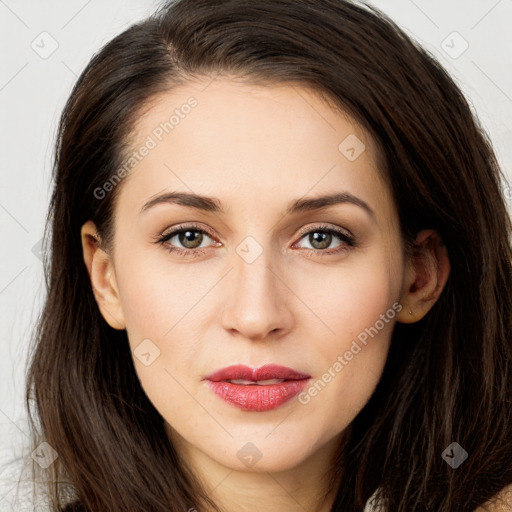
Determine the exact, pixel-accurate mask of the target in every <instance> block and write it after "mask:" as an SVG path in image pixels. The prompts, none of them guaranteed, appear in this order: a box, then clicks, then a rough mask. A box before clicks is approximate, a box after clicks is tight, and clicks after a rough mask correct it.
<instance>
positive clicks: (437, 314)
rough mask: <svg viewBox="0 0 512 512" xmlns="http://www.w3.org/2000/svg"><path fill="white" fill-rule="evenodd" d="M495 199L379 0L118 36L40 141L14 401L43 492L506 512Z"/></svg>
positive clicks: (508, 447) (505, 231) (506, 365)
mask: <svg viewBox="0 0 512 512" xmlns="http://www.w3.org/2000/svg"><path fill="white" fill-rule="evenodd" d="M500 187H501V172H500V170H499V168H498V164H497V162H496V158H495V156H494V153H493V150H492V147H491V145H490V143H489V142H488V140H487V138H486V137H485V134H484V133H483V131H482V130H481V128H480V127H479V125H478V122H477V120H476V119H475V118H474V117H473V115H472V114H471V111H470V108H469V107H468V104H467V102H466V100H465V99H464V97H463V95H462V94H461V92H460V91H459V89H458V88H457V87H456V86H455V85H454V83H453V81H452V80H451V79H450V78H449V76H448V75H447V74H446V72H445V71H444V70H443V69H442V68H441V67H440V65H439V64H438V63H437V62H435V61H434V60H433V59H432V58H431V57H430V56H429V55H428V54H427V53H426V52H425V51H424V50H422V49H421V48H419V47H418V46H416V45H415V44H414V43H413V42H412V41H411V40H410V39H409V38H408V37H407V36H406V35H404V33H403V32H402V31H400V29H398V27H397V26H396V25H394V24H393V22H391V21H390V20H389V19H387V18H386V17H385V16H384V15H383V14H382V13H380V12H379V11H377V10H376V9H373V8H369V7H367V6H360V5H357V4H354V3H351V2H348V1H341V0H301V1H296V0H293V1H292V0H277V1H276V0H258V1H257V2H253V1H251V2H249V1H246V0H236V1H235V0H217V1H211V0H210V1H206V0H180V1H178V2H172V3H168V4H166V5H163V6H162V8H161V9H160V10H159V11H158V12H157V13H156V14H155V15H154V16H152V17H151V18H149V19H148V20H146V21H144V22H142V23H139V24H136V25H134V26H132V27H130V28H129V29H128V30H126V31H125V32H123V33H122V34H121V35H119V36H117V37H116V38H115V39H114V40H112V41H111V42H110V43H108V44H107V45H106V46H105V47H104V48H103V49H102V50H101V51H100V52H99V53H98V54H97V55H95V56H94V58H93V59H92V60H91V62H90V64H89V65H88V66H87V68H86V70H85V71H84V72H83V73H82V75H81V76H80V78H79V80H78V82H77V84H76V86H75V88H74V90H73V92H72V94H71V97H70V99H69V101H68V103H67V105H66V108H65V110H64V113H63V115H62V119H61V123H60V132H59V139H58V147H57V148H56V162H55V188H54V193H53V196H52V201H51V206H50V212H49V227H50V229H51V235H52V242H51V244H52V245H51V248H52V252H51V260H50V261H49V262H48V269H47V271H48V285H49V289H48V298H47V302H46V305H45V309H44V313H43V316H42V319H41V323H40V326H39V337H38V340H37V347H36V350H35V351H34V355H33V359H32V366H31V369H30V374H29V379H28V388H27V399H28V400H31V399H32V398H33V399H34V400H35V403H36V406H37V408H36V410H35V411H33V412H34V414H35V415H36V416H37V421H38V422H40V427H41V428H40V431H37V429H36V428H35V425H34V431H35V432H37V438H36V440H35V444H36V446H37V445H39V443H41V442H45V443H48V444H47V445H45V446H48V447H51V449H52V450H54V452H51V453H54V456H53V457H51V459H52V460H51V463H50V464H48V469H47V470H46V471H48V472H49V475H50V477H49V485H50V487H49V489H50V496H51V499H52V506H53V507H54V508H55V510H60V509H61V508H62V507H63V506H64V504H65V503H66V502H67V501H71V500H74V504H73V505H69V506H68V508H67V510H87V511H100V510H109V511H143V510H144V511H148V510H151V511H164V510H165V511H169V510H173V511H189V512H191V511H193V510H197V511H213V510H219V511H220V510H222V511H228V512H229V511H232V510H240V509H242V510H251V511H277V510H287V511H299V510H314V511H316V512H327V511H349V510H354V511H356V510H358V511H361V510H363V509H365V510H371V509H375V510H378V509H379V510H387V511H393V512H405V511H407V512H410V511H413V510H414V511H436V512H437V511H440V510H443V511H450V512H451V511H476V510H478V511H480V510H483V508H482V507H484V506H485V507H486V510H494V511H497V510H508V508H503V507H507V506H508V505H505V504H504V503H505V501H506V500H507V499H508V498H507V489H508V490H510V484H511V483H512V418H511V407H510V404H511V398H512V372H511V370H512V343H511V341H510V337H509V333H510V331H511V330H512V309H511V306H512V301H511V298H512V297H511V293H512V291H511V290H512V275H511V253H510V244H509V235H510V230H511V225H510V220H509V217H508V214H507V211H506V208H505V204H504V201H503V198H502V195H501V189H500ZM34 423H35V422H34ZM66 491H69V495H68V494H67V493H66ZM500 507H501V508H500Z"/></svg>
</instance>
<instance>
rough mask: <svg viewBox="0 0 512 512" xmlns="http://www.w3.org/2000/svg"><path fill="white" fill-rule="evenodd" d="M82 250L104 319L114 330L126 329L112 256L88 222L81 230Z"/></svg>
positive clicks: (94, 227) (91, 224)
mask: <svg viewBox="0 0 512 512" xmlns="http://www.w3.org/2000/svg"><path fill="white" fill-rule="evenodd" d="M81 238H82V250H83V255H84V261H85V265H86V267H87V271H88V273H89V278H90V280H91V285H92V290H93V293H94V297H95V299H96V302H97V303H98V307H99V309H100V312H101V314H102V315H103V318H104V319H105V320H106V322H107V323H108V324H109V325H110V326H111V327H113V328H114V329H124V328H125V327H126V324H125V321H124V315H123V310H122V308H121V301H120V299H119V289H118V287H117V281H116V277H115V271H114V265H113V261H112V259H111V256H110V255H109V254H108V253H107V252H105V251H104V250H103V249H102V248H101V239H100V237H99V235H98V232H97V229H96V226H95V224H94V223H93V222H92V221H88V222H86V223H85V224H84V225H83V226H82V229H81Z"/></svg>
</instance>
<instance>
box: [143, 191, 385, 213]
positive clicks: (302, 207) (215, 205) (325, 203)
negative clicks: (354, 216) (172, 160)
mask: <svg viewBox="0 0 512 512" xmlns="http://www.w3.org/2000/svg"><path fill="white" fill-rule="evenodd" d="M162 203H171V204H179V205H181V206H187V207H189V208H194V209H196V210H202V211H206V212H212V213H221V214H225V213H226V212H225V210H224V209H223V208H222V202H221V201H220V200H219V199H217V198H216V197H208V196H201V195H198V194H193V193H190V192H167V193H165V194H161V195H158V196H156V197H154V198H153V199H151V200H150V201H148V202H147V203H146V204H145V205H144V206H143V207H142V209H141V213H143V212H145V211H147V210H149V209H150V208H152V207H154V206H156V205H157V204H162ZM343 203H348V204H353V205H355V206H359V207H360V208H362V209H363V210H365V211H366V213H367V214H368V215H369V216H370V217H372V218H373V219H375V212H374V211H373V210H372V209H371V208H370V206H369V205H368V203H366V202H365V201H363V200H362V199H361V198H359V197H357V196H355V195H353V194H351V193H350V192H337V193H333V194H327V195H323V196H318V197H311V198H300V199H296V200H294V201H292V202H291V203H290V204H289V205H288V208H287V209H286V215H292V214H295V213H300V212H305V211H314V210H320V209H322V208H327V207H329V206H333V205H336V204H343Z"/></svg>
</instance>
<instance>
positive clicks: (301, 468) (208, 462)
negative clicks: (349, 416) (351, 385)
mask: <svg viewBox="0 0 512 512" xmlns="http://www.w3.org/2000/svg"><path fill="white" fill-rule="evenodd" d="M168 430H169V431H170V435H171V439H172V442H173V445H174V446H175V448H176V450H177V451H178V454H179V455H180V458H182V460H184V461H186V463H187V466H188V467H189V468H190V469H191V471H192V473H193V474H194V475H195V476H196V477H197V478H198V479H199V481H200V482H201V484H202V486H203V488H204V490H205V491H206V494H207V496H208V497H209V498H210V499H211V500H212V501H213V502H214V503H215V504H216V505H217V507H219V509H220V510H222V511H223V512H241V511H250V512H282V511H283V510H286V511H287V512H305V511H314V512H329V511H330V510H331V508H332V504H333V502H334V498H335V495H336V491H337V485H335V486H330V482H331V470H332V464H333V461H334V457H335V454H336V451H337V449H338V447H339V444H340V439H341V436H342V434H340V435H339V436H337V437H335V438H333V439H332V440H330V441H329V442H327V443H326V444H324V445H323V446H321V447H320V448H319V449H318V450H316V451H315V452H313V454H312V455H310V456H309V457H308V458H307V459H305V460H303V461H302V462H301V463H300V464H299V465H297V466H294V467H292V468H289V469H286V470H282V471H265V470H264V469H260V470H256V466H255V469H254V470H247V471H240V470H237V469H232V468H229V467H226V466H224V465H222V464H220V463H218V462H217V461H215V460H214V459H212V458H211V457H209V456H208V455H206V454H205V453H204V452H201V451H199V450H197V449H196V448H195V447H194V446H192V445H190V444H189V443H188V442H187V441H185V439H184V438H183V437H181V436H180V435H179V434H177V432H176V431H174V430H173V429H170V428H169V429H168ZM337 480H338V482H339V478H338V479H337ZM208 512H213V511H208Z"/></svg>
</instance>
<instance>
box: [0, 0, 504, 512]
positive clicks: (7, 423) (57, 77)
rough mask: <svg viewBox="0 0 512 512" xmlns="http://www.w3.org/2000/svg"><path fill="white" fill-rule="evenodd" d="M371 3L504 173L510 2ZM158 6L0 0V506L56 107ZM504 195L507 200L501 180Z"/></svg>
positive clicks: (37, 286) (36, 289) (37, 287)
mask: <svg viewBox="0 0 512 512" xmlns="http://www.w3.org/2000/svg"><path fill="white" fill-rule="evenodd" d="M371 3H373V4H374V5H376V6H377V7H379V8H380V9H382V10H383V11H384V12H387V13H388V14H389V15H390V16H391V17H392V18H393V19H394V20H395V21H396V22H398V24H399V25H400V26H401V27H402V28H404V29H405V31H406V32H407V33H409V34H410V35H411V36H413V37H414V38H415V39H417V40H418V41H419V42H420V43H422V44H423V45H424V46H425V47H427V48H428V49H429V50H430V51H431V52H432V53H433V54H434V55H435V56H436V57H437V58H438V59H439V60H440V61H441V63H442V64H443V65H444V66H445V67H446V68H447V69H448V70H449V71H450V73H451V74H452V76H454V77H455V79H456V81H457V82H458V83H459V85H460V86H461V88H462V90H463V91H464V92H465V94H466V96H467V97H468V98H469V100H470V102H471V104H472V105H473V108H474V110H475V112H476V113H477V115H478V116H479V118H480V119H481V121H482V123H483V125H484V127H485V129H486V130H487V132H488V133H489V135H490V137H491V139H492V141H493V143H494V146H495V149H496V151H497V154H498V157H499V160H500V162H501V165H502V168H503V169H504V171H505V173H507V176H511V173H512V145H511V144H510V141H511V138H512V71H511V61H512V32H511V31H510V26H511V22H512V1H511V0H470V1H468V0H431V1H427V0H375V1H373V2H371ZM158 4H159V2H158V1H157V0H129V1H126V0H125V1H121V0H109V1H108V2H107V1H100V0H88V1H87V0H67V1H64V0H59V1H57V0H46V1H37V0H33V1H29V0H0V39H1V54H0V55H1V59H0V116H1V118H0V141H1V144H2V146H1V153H0V155H1V159H0V173H1V174H0V228H1V231H0V236H1V243H0V265H1V273H0V390H1V394H0V511H10V510H33V505H30V504H26V505H24V506H22V505H21V504H20V503H18V504H17V505H15V504H14V502H15V483H16V480H17V477H18V473H19V471H18V468H19V464H18V463H16V460H17V459H19V458H21V457H22V456H24V455H25V456H26V454H27V452H26V450H27V441H28V440H29V438H28V428H27V423H26V414H25V410H24V381H25V374H24V372H25V366H26V357H27V349H28V346H29V340H30V336H31V333H32V328H33V324H34V321H35V320H36V318H37V315H38V313H39V311H40V307H41V304H42V300H43V298H44V293H45V292H44V280H43V274H42V263H41V260H40V259H39V257H38V245H37V244H38V242H39V241H40V239H41V237H42V234H43V228H44V220H45V216H46V210H47V206H48V201H49V197H50V191H51V189H50V185H51V183H50V174H51V167H50V165H51V159H52V153H53V145H54V142H55V133H56V125H57V122H58V119H59V116H60V112H61V110H62V108H63V106H64V102H65V101H66V99H67V97H68V95H69V93H70V92H71V87H72V86H73V84H74V82H75V80H76V78H77V77H78V75H79V73H80V72H81V71H82V69H83V68H84V67H85V65H86V64H87V62H88V61H89V59H90V57H91V56H92V54H93V53H94V52H95V51H96V50H98V49H99V48H100V47H101V46H102V45H103V44H105V43H106V42H107V41H108V40H109V39H110V38H112V37H113V36H114V35H116V34H118V33H119V32H121V31H122V30H123V29H124V28H126V27H127V26H128V25H130V24H131V23H132V22H134V21H136V20H138V19H141V18H143V17H145V16H146V15H147V14H149V13H150V12H151V11H153V10H154V9H155V8H156V6H157V5H158ZM454 32H457V33H456V34H454ZM56 45H58V47H56V49H55V51H54V52H53V53H51V55H48V53H50V51H51V50H52V49H53V47H54V46H56ZM466 45H467V46H468V47H467V49H466V50H465V51H464V52H463V50H464V49H465V47H466ZM504 193H505V196H506V198H507V201H508V204H509V207H510V204H511V202H512V201H511V200H510V199H512V189H508V188H506V189H505V190H504ZM28 455H29V454H28Z"/></svg>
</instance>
